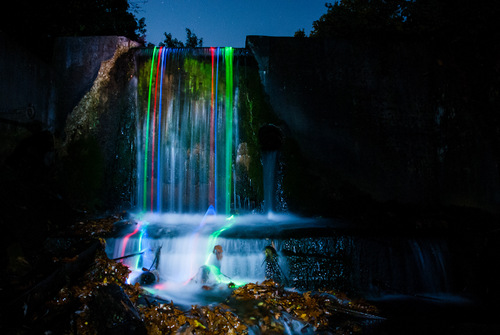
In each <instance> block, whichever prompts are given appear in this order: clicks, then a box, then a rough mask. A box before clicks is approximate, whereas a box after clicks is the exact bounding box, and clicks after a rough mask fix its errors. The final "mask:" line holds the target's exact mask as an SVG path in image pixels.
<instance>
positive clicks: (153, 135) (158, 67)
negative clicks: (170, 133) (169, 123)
mask: <svg viewBox="0 0 500 335" xmlns="http://www.w3.org/2000/svg"><path fill="white" fill-rule="evenodd" d="M162 49H163V47H160V49H159V50H158V64H157V65H156V80H155V103H154V106H153V122H152V128H153V131H152V139H151V177H150V178H151V183H150V184H151V201H150V202H151V212H152V211H153V203H154V198H155V197H154V194H155V192H154V185H155V184H154V182H153V179H154V175H155V173H154V172H155V134H156V127H155V126H156V106H157V98H158V75H159V74H160V60H161V57H160V53H161V52H162ZM161 72H162V73H163V71H161ZM160 86H161V85H160ZM160 94H161V92H160ZM158 123H160V122H158Z"/></svg>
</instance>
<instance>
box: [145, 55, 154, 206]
mask: <svg viewBox="0 0 500 335" xmlns="http://www.w3.org/2000/svg"><path fill="white" fill-rule="evenodd" d="M155 54H156V47H154V49H153V58H152V59H151V71H150V74H149V94H148V112H147V116H146V134H145V135H146V143H145V146H144V187H143V191H144V192H143V196H142V198H143V204H142V210H143V211H146V203H147V188H148V147H149V144H148V142H149V112H150V110H151V86H152V83H153V70H154V66H153V65H154V62H155V61H154V60H155Z"/></svg>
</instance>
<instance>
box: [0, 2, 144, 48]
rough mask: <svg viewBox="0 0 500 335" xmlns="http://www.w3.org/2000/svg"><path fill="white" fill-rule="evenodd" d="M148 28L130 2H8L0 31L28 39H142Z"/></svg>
mask: <svg viewBox="0 0 500 335" xmlns="http://www.w3.org/2000/svg"><path fill="white" fill-rule="evenodd" d="M134 8H136V7H134ZM145 27H146V25H145V19H144V18H142V19H140V20H137V19H136V17H135V16H134V14H133V13H132V12H131V7H130V5H129V3H128V0H71V1H70V0H26V1H13V2H11V3H9V14H8V15H5V19H4V20H2V21H1V28H0V29H1V30H2V31H3V32H5V33H8V34H10V35H13V36H16V37H18V38H19V37H21V38H22V37H26V39H34V38H43V37H50V36H104V35H119V36H125V37H128V38H130V39H133V40H140V39H141V38H144V34H145V31H146V30H145Z"/></svg>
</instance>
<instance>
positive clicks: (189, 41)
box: [159, 28, 203, 48]
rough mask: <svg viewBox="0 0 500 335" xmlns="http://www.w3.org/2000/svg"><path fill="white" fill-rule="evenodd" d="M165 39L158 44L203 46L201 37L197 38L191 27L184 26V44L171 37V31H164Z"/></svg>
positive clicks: (181, 46) (175, 46) (189, 46)
mask: <svg viewBox="0 0 500 335" xmlns="http://www.w3.org/2000/svg"><path fill="white" fill-rule="evenodd" d="M164 35H165V40H163V42H162V43H160V44H159V45H160V46H166V47H168V48H184V47H186V48H197V47H202V46H203V38H198V36H196V34H194V33H193V32H192V31H191V29H189V28H186V44H184V43H182V42H181V41H179V40H178V39H177V38H173V37H172V34H171V33H168V34H167V33H164Z"/></svg>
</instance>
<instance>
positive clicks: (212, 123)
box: [208, 48, 217, 210]
mask: <svg viewBox="0 0 500 335" xmlns="http://www.w3.org/2000/svg"><path fill="white" fill-rule="evenodd" d="M214 53H215V49H214V48H210V54H211V56H212V81H211V86H210V87H211V94H210V157H209V168H208V174H209V195H208V202H209V205H215V199H216V198H217V195H216V192H217V190H216V188H215V178H216V176H215V159H216V157H215V153H214V151H215V140H214V136H215V122H216V120H215V114H214V98H215V94H214V93H215V92H214V56H215V55H214ZM215 209H216V210H217V208H215Z"/></svg>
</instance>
